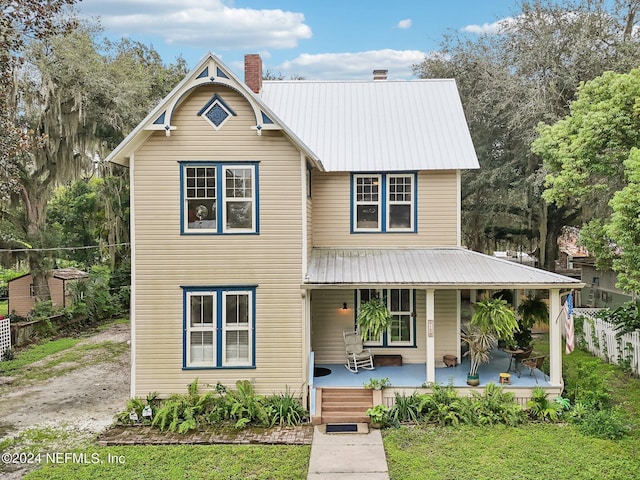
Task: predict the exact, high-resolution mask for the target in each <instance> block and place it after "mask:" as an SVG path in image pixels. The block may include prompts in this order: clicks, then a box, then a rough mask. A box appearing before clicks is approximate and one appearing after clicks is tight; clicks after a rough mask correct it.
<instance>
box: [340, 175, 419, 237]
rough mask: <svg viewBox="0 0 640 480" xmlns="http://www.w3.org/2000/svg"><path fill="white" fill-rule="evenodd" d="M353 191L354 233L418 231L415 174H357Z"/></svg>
mask: <svg viewBox="0 0 640 480" xmlns="http://www.w3.org/2000/svg"><path fill="white" fill-rule="evenodd" d="M351 191H352V195H351V197H352V199H353V203H352V206H351V217H352V231H353V232H415V231H416V226H415V216H416V176H415V174H413V173H387V174H354V175H352V183H351Z"/></svg>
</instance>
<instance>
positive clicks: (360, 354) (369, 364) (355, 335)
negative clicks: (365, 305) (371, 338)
mask: <svg viewBox="0 0 640 480" xmlns="http://www.w3.org/2000/svg"><path fill="white" fill-rule="evenodd" d="M342 336H343V337H344V348H345V351H346V356H347V363H345V365H344V366H345V367H346V368H347V370H349V371H350V372H353V373H358V369H359V368H364V369H365V370H373V369H374V368H375V367H374V366H373V355H372V353H371V350H369V349H365V348H364V347H363V346H362V337H361V336H360V333H359V332H353V331H344V332H342Z"/></svg>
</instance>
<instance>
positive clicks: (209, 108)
mask: <svg viewBox="0 0 640 480" xmlns="http://www.w3.org/2000/svg"><path fill="white" fill-rule="evenodd" d="M198 116H199V117H203V118H204V119H205V120H207V122H209V124H210V125H211V126H212V127H213V128H214V129H216V130H219V129H220V127H222V125H223V124H224V123H226V121H227V120H228V119H229V118H230V117H232V116H233V117H235V116H236V112H234V111H233V109H232V108H231V107H230V106H229V105H228V104H227V102H225V101H224V100H223V99H222V97H221V96H220V95H218V94H217V93H216V94H215V95H214V96H213V97H211V99H210V100H209V101H208V102H207V103H206V104H205V105H204V107H202V108H201V109H200V111H199V112H198Z"/></svg>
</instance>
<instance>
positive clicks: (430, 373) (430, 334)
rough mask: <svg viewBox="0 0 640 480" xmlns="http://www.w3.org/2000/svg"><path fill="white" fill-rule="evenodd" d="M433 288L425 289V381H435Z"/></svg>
mask: <svg viewBox="0 0 640 480" xmlns="http://www.w3.org/2000/svg"><path fill="white" fill-rule="evenodd" d="M435 324H436V315H435V290H427V339H426V340H427V341H426V347H427V383H435V381H436V352H435V346H436V341H435V338H436V336H435V335H436V332H435V330H436V326H435Z"/></svg>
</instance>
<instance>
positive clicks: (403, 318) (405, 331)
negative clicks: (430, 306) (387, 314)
mask: <svg viewBox="0 0 640 480" xmlns="http://www.w3.org/2000/svg"><path fill="white" fill-rule="evenodd" d="M390 330H391V342H409V341H411V317H410V316H409V315H394V316H393V317H392V319H391V328H390Z"/></svg>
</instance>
